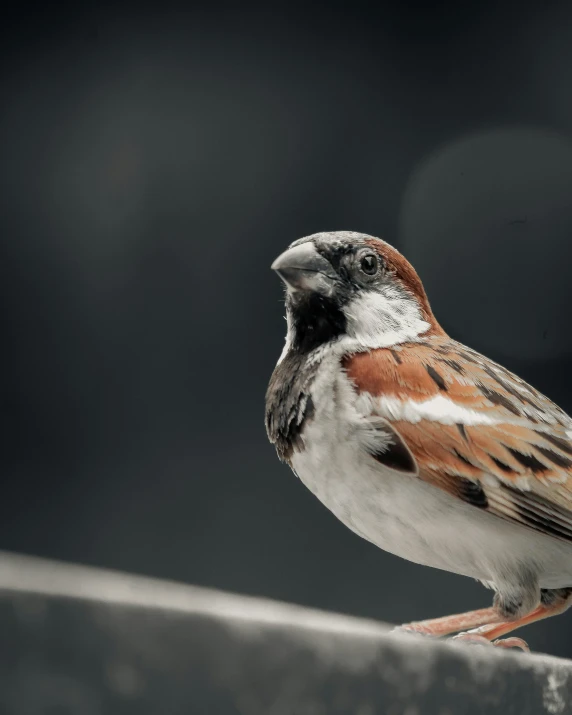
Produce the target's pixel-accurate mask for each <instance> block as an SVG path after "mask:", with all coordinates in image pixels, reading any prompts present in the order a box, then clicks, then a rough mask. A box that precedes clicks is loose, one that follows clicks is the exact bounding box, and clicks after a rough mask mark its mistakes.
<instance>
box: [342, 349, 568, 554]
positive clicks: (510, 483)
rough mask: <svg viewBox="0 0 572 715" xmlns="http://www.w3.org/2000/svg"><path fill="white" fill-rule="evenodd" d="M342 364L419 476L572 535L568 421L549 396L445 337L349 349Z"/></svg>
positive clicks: (510, 515) (508, 515)
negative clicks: (354, 351) (410, 458)
mask: <svg viewBox="0 0 572 715" xmlns="http://www.w3.org/2000/svg"><path fill="white" fill-rule="evenodd" d="M344 368H345V370H346V372H347V375H348V377H349V378H350V380H352V382H353V383H354V384H355V388H356V390H357V391H358V392H359V393H360V395H361V394H363V395H364V396H367V398H368V402H367V404H371V410H372V418H379V417H381V418H383V419H384V420H387V423H388V424H389V426H390V429H391V430H392V431H393V432H394V434H395V435H397V436H396V437H395V438H394V440H393V441H394V442H395V443H400V442H402V443H403V444H404V445H406V446H407V449H408V450H409V452H410V453H411V455H412V456H413V459H414V460H415V463H416V465H417V477H415V478H419V479H422V480H424V481H426V482H428V483H431V484H433V485H434V486H436V487H439V488H440V489H443V490H444V491H447V492H448V493H450V494H452V495H454V496H456V497H458V498H460V499H463V500H464V501H466V502H468V503H471V504H473V505H474V506H475V507H478V508H486V509H487V510H488V511H489V512H491V513H492V514H495V515H496V516H498V517H499V518H502V519H505V520H508V521H511V522H514V523H518V524H521V525H523V526H526V527H527V528H530V529H534V530H536V531H538V532H541V533H543V534H548V535H550V536H552V537H556V538H559V539H565V540H567V541H572V420H571V419H570V417H569V416H568V415H567V414H566V413H565V412H563V411H562V410H561V409H560V408H559V407H558V406H557V405H555V404H554V403H553V402H551V401H550V400H549V399H548V398H547V397H545V396H544V395H542V394H540V393H539V392H538V391H536V390H535V389H534V388H533V387H531V386H530V385H528V384H527V383H526V382H524V381H523V380H521V379H520V378H519V377H517V376H516V375H513V374H512V373H510V372H509V371H508V370H506V369H505V368H503V367H501V366H500V365H497V364H496V363H494V362H492V361H491V360H488V359H487V358H485V357H484V356H482V355H480V354H479V353H477V352H475V351H473V350H470V349H469V348H467V347H465V346H464V345H460V344H459V343H457V342H455V341H453V340H451V339H450V338H448V337H447V336H442V335H436V336H433V337H430V338H428V339H427V340H426V341H425V342H422V343H409V344H405V345H401V346H394V347H393V348H392V349H391V350H390V349H379V350H373V351H371V352H368V353H359V354H355V355H352V356H348V357H347V358H346V359H345V360H344ZM452 416H453V417H454V419H453V417H452ZM408 472H409V473H408V474H407V475H404V478H410V477H411V476H412V475H414V474H415V472H414V471H412V470H408Z"/></svg>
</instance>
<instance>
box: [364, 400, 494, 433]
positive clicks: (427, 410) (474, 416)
mask: <svg viewBox="0 0 572 715" xmlns="http://www.w3.org/2000/svg"><path fill="white" fill-rule="evenodd" d="M369 400H370V405H371V407H373V409H374V410H375V412H376V413H377V414H379V415H382V416H383V417H387V418H388V419H390V420H405V421H407V422H411V424H417V423H418V422H421V420H430V421H431V422H438V423H440V424H442V425H454V424H462V425H468V426H470V425H496V424H500V422H501V420H497V419H494V417H491V416H490V415H487V414H484V413H483V412H478V411H477V410H471V409H470V408H468V407H461V406H460V405H457V404H456V403H455V402H453V401H452V400H450V399H449V398H448V397H443V395H436V396H435V397H432V398H431V399H429V400H424V401H423V402H416V401H415V400H400V399H399V398H398V397H379V398H371V396H369ZM503 421H504V422H506V420H503Z"/></svg>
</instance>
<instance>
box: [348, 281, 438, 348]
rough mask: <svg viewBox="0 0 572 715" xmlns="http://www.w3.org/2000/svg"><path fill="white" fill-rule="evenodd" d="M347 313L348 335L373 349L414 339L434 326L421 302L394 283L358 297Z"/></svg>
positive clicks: (350, 304) (351, 303) (352, 302)
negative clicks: (420, 308)
mask: <svg viewBox="0 0 572 715" xmlns="http://www.w3.org/2000/svg"><path fill="white" fill-rule="evenodd" d="M344 313H345V316H346V319H347V335H348V337H349V338H350V339H352V340H355V341H356V342H357V343H358V344H360V345H362V346H364V347H367V348H370V349H373V348H383V347H389V346H391V345H396V344H398V343H403V342H406V341H407V340H413V339H415V338H417V337H419V335H422V334H423V333H425V332H426V331H427V330H428V329H429V328H430V327H431V326H430V325H429V323H428V322H427V321H425V320H423V318H422V317H421V311H420V310H419V305H418V303H417V301H416V300H415V299H414V298H412V297H409V296H407V295H405V294H404V293H403V292H402V291H400V290H398V289H396V288H393V287H391V286H385V287H384V289H383V292H380V291H376V290H372V291H366V292H364V293H362V294H361V295H359V296H357V297H355V298H354V299H353V300H352V301H351V302H350V303H349V304H348V305H347V306H346V307H345V308H344Z"/></svg>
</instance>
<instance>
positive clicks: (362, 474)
mask: <svg viewBox="0 0 572 715" xmlns="http://www.w3.org/2000/svg"><path fill="white" fill-rule="evenodd" d="M322 367H324V366H322ZM332 395H333V396H334V398H335V399H332ZM352 395H353V390H352V387H351V386H350V384H349V382H348V380H347V378H346V377H345V374H344V373H343V372H342V371H341V370H340V369H339V367H337V365H332V370H331V371H330V370H323V369H322V370H321V374H320V378H319V379H317V380H316V383H315V385H314V387H313V390H312V399H313V402H314V406H315V413H314V418H313V419H312V421H311V422H309V423H308V424H307V425H305V428H304V442H305V445H306V447H305V449H304V450H303V451H301V452H297V453H295V454H294V456H293V458H292V466H293V468H294V470H295V471H296V473H297V474H298V476H299V477H300V479H301V480H302V482H304V484H305V485H306V486H307V487H308V488H309V489H310V491H312V492H313V493H314V494H315V495H316V496H317V497H318V499H320V501H321V502H322V503H323V504H324V505H325V506H327V507H328V509H330V510H331V511H332V512H333V513H334V514H335V515H336V516H337V517H338V518H339V519H340V520H341V521H342V522H343V523H344V524H345V525H346V526H348V527H349V528H350V529H352V530H353V531H354V532H356V533H357V534H359V535H360V536H362V537H364V538H365V539H367V540H368V541H371V542H372V543H374V544H376V545H377V546H379V547H380V548H382V549H384V550H385V551H389V552H391V553H393V554H396V555H398V556H401V557H403V558H405V559H408V560H409V561H414V562H416V563H420V564H424V565H427V566H433V567H435V568H440V569H444V570H446V571H452V572H454V573H459V574H463V575H465V576H470V577H473V578H477V579H479V580H482V581H486V582H492V583H497V584H498V583H500V582H503V581H508V582H510V581H511V580H512V578H513V574H514V569H515V568H516V567H517V566H518V567H521V565H522V564H526V565H527V567H529V568H530V569H531V571H533V572H534V573H536V574H538V577H539V579H540V585H541V586H542V587H544V588H557V587H564V586H570V585H572V546H570V545H569V544H567V543H565V542H560V541H557V540H555V539H551V538H550V537H544V536H542V535H540V534H537V533H536V532H532V531H530V530H529V529H527V528H525V527H521V526H518V525H513V524H511V523H509V522H505V521H504V520H503V519H500V518H499V517H496V516H494V515H491V514H489V513H487V512H484V511H483V510H481V509H478V508H476V507H474V506H471V505H469V504H464V503H463V502H462V501H460V500H459V499H457V498H455V497H453V496H450V495H449V494H447V493H445V492H444V491H442V490H441V489H438V488H437V487H434V486H432V485H430V484H427V483H425V482H423V481H421V480H420V479H419V478H417V477H413V476H408V475H404V474H401V473H398V472H395V471H393V470H390V469H387V468H384V467H382V465H380V464H379V463H378V462H376V461H375V460H374V459H373V458H372V457H371V456H370V455H369V454H367V452H366V451H365V450H364V449H363V447H361V446H360V444H359V441H358V440H357V439H356V431H357V426H358V425H359V423H360V420H363V417H364V416H363V415H361V414H360V413H359V412H358V409H357V406H356V401H355V400H353V401H352ZM340 396H343V399H339V397H340ZM340 405H346V406H347V405H351V407H346V408H344V409H342V408H341V407H340ZM514 575H516V574H514Z"/></svg>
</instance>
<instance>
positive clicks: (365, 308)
mask: <svg viewBox="0 0 572 715" xmlns="http://www.w3.org/2000/svg"><path fill="white" fill-rule="evenodd" d="M272 268H273V270H275V271H276V272H277V273H278V275H279V276H280V278H282V280H283V281H284V283H285V285H286V310H287V316H286V317H287V320H288V341H287V342H288V345H289V346H290V347H292V348H293V349H296V350H298V351H301V352H310V351H311V350H313V349H315V348H317V347H320V346H322V345H324V344H326V343H329V342H333V341H341V340H344V339H345V340H346V342H347V343H348V344H349V345H353V346H355V348H356V349H358V350H359V349H373V348H377V347H390V346H391V345H396V344H399V343H403V342H407V341H409V340H414V339H416V338H418V337H419V336H420V335H424V334H436V333H440V334H442V333H443V330H442V329H441V328H440V326H439V324H438V323H437V321H436V320H435V317H434V316H433V313H432V312H431V308H430V306H429V301H428V299H427V295H426V293H425V290H424V288H423V284H422V282H421V280H420V279H419V276H418V275H417V273H416V272H415V269H414V268H413V266H411V264H410V263H409V262H408V261H407V260H406V259H405V258H404V257H403V256H402V255H401V254H400V253H399V252H398V251H397V250H396V249H395V248H393V247H392V246H390V245H389V244H387V243H385V241H382V240H380V239H378V238H373V237H372V236H367V235H365V234H362V233H355V232H353V231H333V232H329V233H315V234H313V235H312V236H306V237H305V238H301V239H299V240H298V241H294V243H292V244H291V245H290V247H289V248H288V249H287V250H286V251H284V253H282V254H281V255H280V256H278V258H277V259H276V260H275V261H274V263H273V264H272Z"/></svg>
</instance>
